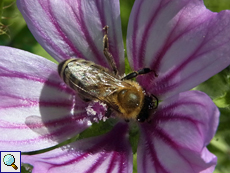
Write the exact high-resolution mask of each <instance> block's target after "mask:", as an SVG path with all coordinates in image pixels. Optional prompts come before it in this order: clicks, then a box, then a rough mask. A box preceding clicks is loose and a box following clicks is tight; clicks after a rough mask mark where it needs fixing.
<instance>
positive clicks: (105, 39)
mask: <svg viewBox="0 0 230 173" xmlns="http://www.w3.org/2000/svg"><path fill="white" fill-rule="evenodd" d="M108 29H109V26H107V25H106V26H105V27H104V28H103V30H104V31H105V34H104V37H103V47H104V49H103V52H104V55H105V57H106V59H107V60H108V62H109V64H110V66H111V68H112V70H113V73H114V74H115V75H117V74H118V70H117V66H116V64H115V62H114V58H113V55H112V54H111V53H110V52H109V38H108Z"/></svg>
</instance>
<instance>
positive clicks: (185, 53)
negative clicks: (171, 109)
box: [127, 0, 230, 99]
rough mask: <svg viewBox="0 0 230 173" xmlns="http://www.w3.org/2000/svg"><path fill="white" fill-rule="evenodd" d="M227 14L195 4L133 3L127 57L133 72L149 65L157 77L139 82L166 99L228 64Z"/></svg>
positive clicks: (195, 0) (229, 22) (181, 0)
mask: <svg viewBox="0 0 230 173" xmlns="http://www.w3.org/2000/svg"><path fill="white" fill-rule="evenodd" d="M150 4H151V5H150ZM229 14H230V12H229V11H222V12H220V13H214V12H211V11H209V10H208V9H206V8H205V6H204V4H203V2H202V1H198V0H191V1H189V0H179V1H167V0H166V1H164V0H162V1H160V0H157V1H152V2H150V1H147V0H143V1H135V4H134V7H133V10H132V13H131V17H130V21H129V28H128V36H127V42H128V44H127V53H128V57H129V60H130V61H131V65H132V66H133V68H134V69H135V70H138V69H140V68H143V67H149V68H151V69H153V70H154V71H156V73H157V74H158V77H155V76H154V75H145V76H142V77H141V78H140V79H138V82H139V83H140V84H141V85H142V86H143V87H144V88H145V89H146V90H147V91H148V92H150V93H152V94H154V95H156V96H157V97H158V98H159V99H165V98H168V97H170V96H172V95H174V94H177V93H179V92H183V91H186V90H189V89H191V88H193V87H195V86H196V85H198V84H200V83H201V82H203V81H205V80H207V79H208V78H210V77H211V76H213V75H214V74H216V73H218V72H219V71H221V70H223V69H224V68H226V67H227V66H228V65H229V64H230V56H229V55H230V49H229V46H228V45H229V42H230V34H229V33H230V32H229V26H230V20H229ZM146 16H147V17H146ZM144 21H145V22H144ZM144 23H147V24H144ZM132 26H135V27H132ZM162 28H163V30H162ZM149 81H150V82H149Z"/></svg>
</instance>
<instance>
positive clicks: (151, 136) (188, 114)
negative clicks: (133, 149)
mask: <svg viewBox="0 0 230 173" xmlns="http://www.w3.org/2000/svg"><path fill="white" fill-rule="evenodd" d="M218 117H219V111H218V109H217V107H216V106H215V105H214V103H213V102H212V100H211V99H210V98H209V97H208V96H207V95H206V94H204V93H202V92H199V91H187V92H183V93H180V94H179V95H175V96H174V97H171V98H170V99H166V100H165V101H163V102H161V104H160V105H159V109H158V110H157V111H156V113H155V114H154V116H153V118H152V120H151V123H144V124H140V130H141V135H140V137H141V138H140V142H139V146H138V151H137V157H138V158H137V160H138V171H140V172H144V173H145V172H146V173H147V172H149V170H153V171H152V172H156V173H157V172H178V173H183V172H186V173H190V172H191V173H193V172H201V171H205V170H209V171H210V170H213V169H214V167H215V165H216V157H215V156H214V155H213V154H211V153H210V152H208V150H207V149H206V148H205V147H206V145H208V143H209V142H210V140H211V139H212V138H213V136H214V134H215V132H216V129H217V126H218ZM204 155H206V157H204ZM209 171H208V172H209ZM210 173H211V171H210Z"/></svg>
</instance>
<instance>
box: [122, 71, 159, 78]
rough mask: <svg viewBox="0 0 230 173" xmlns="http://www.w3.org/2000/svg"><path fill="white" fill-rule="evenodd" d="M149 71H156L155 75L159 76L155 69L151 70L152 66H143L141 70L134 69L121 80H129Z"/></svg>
mask: <svg viewBox="0 0 230 173" xmlns="http://www.w3.org/2000/svg"><path fill="white" fill-rule="evenodd" d="M149 72H154V75H155V76H156V77H157V76H158V75H157V73H156V72H155V71H154V70H151V69H150V68H143V69H141V70H138V71H134V72H131V73H129V74H127V75H126V76H125V77H123V78H122V79H121V80H128V79H132V78H135V77H137V76H138V75H142V74H147V73H149Z"/></svg>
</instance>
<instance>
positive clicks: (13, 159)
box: [0, 151, 21, 173]
mask: <svg viewBox="0 0 230 173" xmlns="http://www.w3.org/2000/svg"><path fill="white" fill-rule="evenodd" d="M0 153H1V170H0V173H9V172H10V173H14V172H21V151H0Z"/></svg>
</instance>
